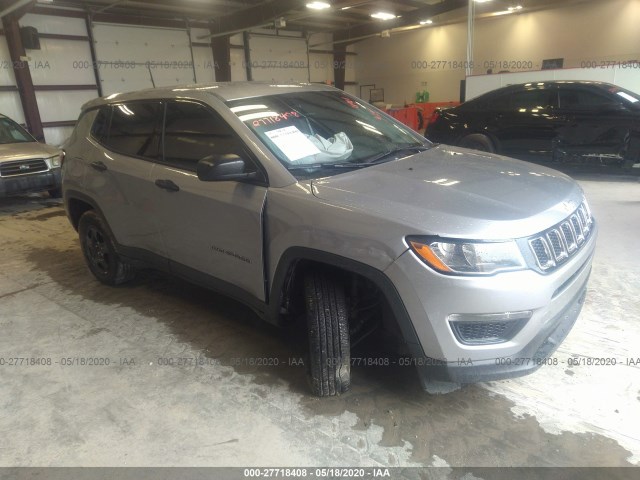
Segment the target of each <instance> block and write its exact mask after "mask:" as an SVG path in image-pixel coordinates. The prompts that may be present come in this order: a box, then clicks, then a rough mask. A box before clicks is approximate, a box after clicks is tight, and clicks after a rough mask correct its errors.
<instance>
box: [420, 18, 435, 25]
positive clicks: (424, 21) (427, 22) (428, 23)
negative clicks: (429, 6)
mask: <svg viewBox="0 0 640 480" xmlns="http://www.w3.org/2000/svg"><path fill="white" fill-rule="evenodd" d="M432 23H433V20H431V19H429V20H422V21H421V22H420V25H431V24H432Z"/></svg>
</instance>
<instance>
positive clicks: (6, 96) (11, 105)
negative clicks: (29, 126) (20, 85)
mask: <svg viewBox="0 0 640 480" xmlns="http://www.w3.org/2000/svg"><path fill="white" fill-rule="evenodd" d="M0 113H2V114H3V115H6V116H7V117H11V118H12V119H13V120H15V121H16V122H18V123H21V124H24V123H25V120H24V113H23V112H22V104H21V103H20V96H19V95H18V92H0Z"/></svg>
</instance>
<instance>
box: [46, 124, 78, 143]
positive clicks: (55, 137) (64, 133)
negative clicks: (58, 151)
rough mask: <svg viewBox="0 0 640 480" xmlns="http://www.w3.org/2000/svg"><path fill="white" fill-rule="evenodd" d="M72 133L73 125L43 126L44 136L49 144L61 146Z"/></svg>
mask: <svg viewBox="0 0 640 480" xmlns="http://www.w3.org/2000/svg"><path fill="white" fill-rule="evenodd" d="M72 133H73V127H45V128H44V136H45V138H46V139H47V143H48V144H49V145H55V146H61V145H62V144H63V143H64V142H65V141H66V140H67V138H69V137H70V136H71V134H72Z"/></svg>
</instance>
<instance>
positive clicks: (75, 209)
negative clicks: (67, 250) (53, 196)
mask: <svg viewBox="0 0 640 480" xmlns="http://www.w3.org/2000/svg"><path fill="white" fill-rule="evenodd" d="M64 207H65V210H66V212H67V217H68V218H69V221H70V222H71V225H72V226H73V228H74V229H75V230H76V231H78V223H79V222H80V217H81V216H82V214H83V213H84V212H86V211H88V210H95V211H96V212H98V213H99V214H100V216H102V218H104V215H103V214H102V210H100V208H99V207H98V205H97V204H96V203H95V202H94V201H93V199H92V198H91V197H89V196H87V195H85V194H83V193H81V192H77V191H75V190H67V191H66V192H64Z"/></svg>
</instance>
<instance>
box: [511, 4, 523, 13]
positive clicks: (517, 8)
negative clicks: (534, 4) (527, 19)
mask: <svg viewBox="0 0 640 480" xmlns="http://www.w3.org/2000/svg"><path fill="white" fill-rule="evenodd" d="M516 10H522V5H516V6H515V7H509V11H510V12H515V11H516Z"/></svg>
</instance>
